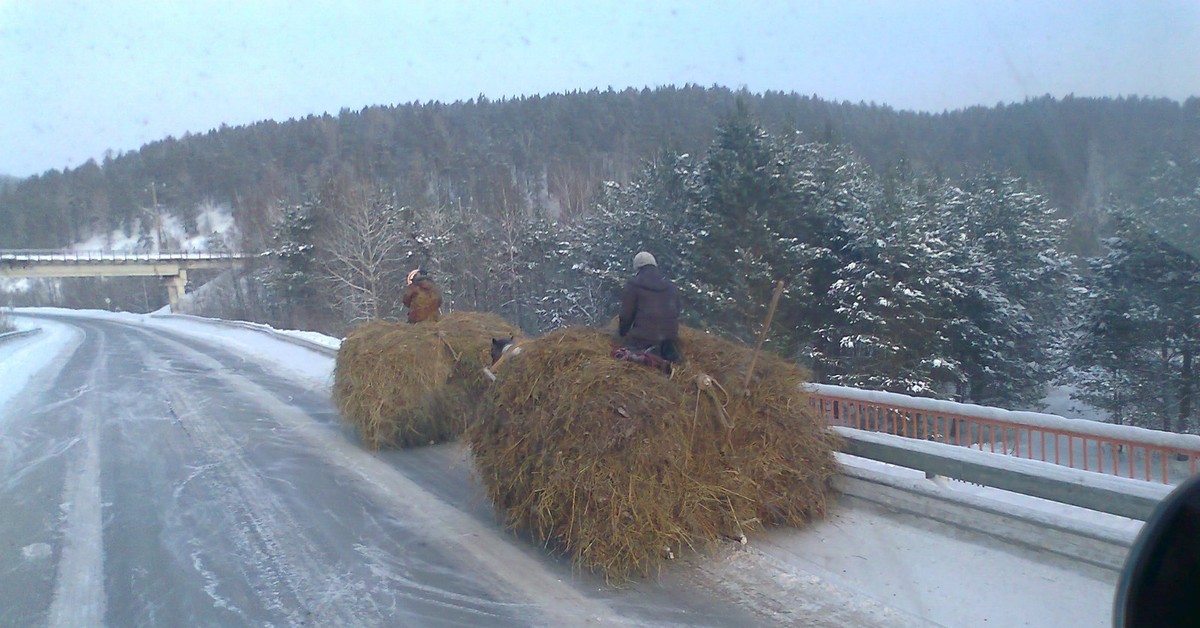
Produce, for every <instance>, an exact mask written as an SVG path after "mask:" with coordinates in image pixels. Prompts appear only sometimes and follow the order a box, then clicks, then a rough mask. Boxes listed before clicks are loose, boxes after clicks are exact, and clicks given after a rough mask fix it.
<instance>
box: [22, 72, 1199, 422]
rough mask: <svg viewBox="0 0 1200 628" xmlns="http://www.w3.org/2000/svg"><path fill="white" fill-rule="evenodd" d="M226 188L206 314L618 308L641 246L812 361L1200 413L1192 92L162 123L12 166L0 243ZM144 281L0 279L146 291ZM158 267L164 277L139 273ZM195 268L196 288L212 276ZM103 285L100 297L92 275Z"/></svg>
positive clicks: (107, 225)
mask: <svg viewBox="0 0 1200 628" xmlns="http://www.w3.org/2000/svg"><path fill="white" fill-rule="evenodd" d="M152 186H153V190H154V197H155V200H156V201H157V204H158V208H159V210H160V211H163V212H167V213H170V214H171V215H173V216H175V217H176V218H178V219H179V220H181V221H182V223H183V224H184V225H189V226H192V227H194V226H195V223H196V220H197V215H198V213H199V212H200V210H201V208H204V207H214V206H216V207H223V208H227V209H228V210H229V211H230V212H231V213H232V214H233V216H234V218H235V220H236V224H237V228H238V233H239V238H238V242H239V248H241V249H242V250H243V251H246V252H252V253H262V255H261V256H258V257H257V258H256V261H255V262H254V263H253V264H251V265H250V266H248V267H247V268H245V269H243V270H242V271H241V272H240V273H239V274H238V275H237V276H229V275H224V276H221V277H219V278H216V280H215V281H213V282H212V283H211V284H210V287H209V289H207V290H202V291H201V293H202V294H201V295H197V301H196V304H195V307H197V308H199V310H200V313H205V314H210V315H218V316H228V317H240V318H247V319H253V320H259V321H263V322H268V323H271V324H274V325H279V326H287V327H301V328H307V329H315V330H319V331H324V332H327V333H333V334H341V333H344V332H345V331H346V330H347V329H348V328H349V327H351V326H353V325H355V324H357V323H358V322H360V321H363V320H367V319H371V318H391V317H401V316H402V315H403V313H402V311H401V308H400V304H399V298H400V296H401V294H402V292H403V285H404V277H405V274H406V273H407V271H408V270H409V269H411V268H413V267H416V266H421V267H423V268H426V269H427V270H429V271H430V272H431V273H432V275H433V277H434V279H435V280H436V281H437V282H438V283H439V285H440V287H441V288H442V290H443V292H444V293H445V296H446V302H447V306H448V307H451V308H454V309H468V310H482V311H490V312H496V313H499V314H501V315H503V316H505V317H506V318H508V319H509V320H511V321H512V322H514V323H516V324H518V325H520V326H521V327H522V328H523V329H525V330H526V331H527V332H528V333H531V334H536V333H541V332H544V331H546V330H549V329H552V328H555V327H559V326H563V325H568V324H604V323H606V322H607V321H608V320H610V319H611V318H612V317H613V316H614V315H615V313H616V309H617V303H616V298H617V294H618V293H619V290H620V287H621V285H622V283H623V281H624V280H625V278H626V277H627V276H628V275H629V273H630V260H631V259H632V256H633V254H634V253H636V252H637V251H639V250H643V249H645V250H649V251H651V252H653V253H654V254H655V256H656V257H657V259H658V262H659V266H660V267H661V268H662V269H663V271H664V273H665V274H666V275H667V276H669V277H671V278H672V279H673V280H675V281H676V283H677V284H678V285H679V286H680V287H681V289H682V290H683V293H684V297H685V318H686V321H687V322H688V323H689V324H691V325H694V326H697V327H702V328H706V329H709V330H712V331H716V332H719V333H722V334H725V335H727V336H731V337H737V338H742V339H750V338H752V337H753V336H754V334H756V333H757V331H758V328H759V326H760V325H761V324H762V321H763V319H764V316H765V313H766V310H767V306H768V303H769V301H770V298H771V294H772V291H773V289H774V285H775V282H776V281H779V280H782V281H784V283H785V290H784V292H783V296H782V299H781V302H780V307H779V310H778V312H777V314H776V317H775V322H774V323H773V324H772V328H771V336H770V340H769V342H770V344H771V345H772V346H773V348H774V350H775V351H776V352H777V353H779V354H781V355H783V356H785V357H787V358H790V359H793V360H796V361H798V362H801V363H803V364H805V365H807V366H809V367H811V368H812V369H813V371H814V373H815V376H816V377H817V378H819V379H820V380H822V381H826V382H830V383H839V384H845V385H851V386H860V387H865V388H873V389H881V390H891V391H896V392H904V393H907V394H915V395H921V396H935V397H942V398H952V399H957V400H963V401H970V402H975V403H983V404H990V405H999V406H1006V407H1033V405H1034V404H1035V403H1036V401H1037V400H1038V399H1040V398H1041V397H1042V395H1043V394H1044V390H1045V386H1046V385H1047V384H1048V383H1050V382H1052V381H1055V380H1058V381H1067V382H1070V383H1072V384H1074V385H1075V386H1076V388H1077V390H1078V394H1079V395H1080V396H1081V397H1082V398H1084V399H1085V400H1086V401H1088V402H1089V403H1091V404H1093V405H1095V406H1097V407H1101V408H1104V409H1106V410H1108V411H1109V412H1110V415H1111V416H1112V417H1113V419H1114V420H1116V421H1119V422H1123V423H1131V424H1137V425H1144V426H1148V427H1155V428H1159V429H1171V430H1176V431H1192V432H1194V431H1196V428H1197V417H1196V416H1195V410H1194V406H1195V402H1194V397H1195V391H1196V388H1197V381H1196V380H1197V376H1196V367H1195V364H1194V361H1195V359H1196V354H1197V352H1198V350H1200V244H1198V243H1200V99H1196V98H1192V99H1189V100H1188V101H1186V102H1184V103H1177V102H1174V101H1170V100H1160V99H1140V98H1119V99H1094V98H1070V97H1068V98H1065V99H1061V100H1060V99H1053V98H1049V97H1043V98H1037V99H1031V100H1027V101H1026V102H1023V103H1018V104H1010V105H997V106H995V107H975V108H971V109H966V110H960V111H953V112H945V113H941V114H926V113H913V112H904V111H896V110H893V109H891V108H888V107H886V106H882V105H875V104H864V103H858V104H851V103H836V102H828V101H823V100H821V99H820V98H817V97H815V96H800V95H796V94H785V93H778V92H768V93H765V94H755V93H749V92H746V91H731V90H728V89H724V88H719V87H712V88H703V87H699V86H692V85H689V86H684V87H682V88H676V87H665V88H659V89H643V90H633V89H629V90H624V91H613V90H611V89H610V90H607V91H599V90H593V91H590V92H575V93H569V94H561V95H550V96H540V97H525V98H517V99H505V100H489V99H487V98H485V97H483V96H480V97H479V98H477V99H473V100H470V101H467V102H456V103H453V104H441V103H434V102H431V103H411V104H405V105H397V106H387V107H368V108H365V109H362V110H359V111H350V110H343V111H342V112H340V113H339V114H338V115H336V116H333V115H324V116H310V117H308V118H304V119H301V120H290V121H287V122H274V121H266V122H260V123H257V124H253V125H249V126H245V127H236V128H228V127H222V128H220V129H215V130H212V131H209V132H207V133H203V134H196V135H186V136H184V137H181V138H167V139H165V140H162V141H159V142H155V143H153V144H149V145H147V146H144V147H143V148H142V149H140V150H138V151H136V152H130V153H125V154H120V155H110V156H108V157H106V158H105V159H104V160H103V162H102V163H95V162H89V163H87V164H85V165H84V166H81V167H79V168H76V169H74V170H69V171H49V172H47V173H45V174H43V175H40V176H35V177H31V178H29V179H23V180H15V181H13V180H8V181H6V182H5V183H3V184H2V185H0V225H3V226H4V228H3V229H0V248H57V247H63V246H67V245H69V244H71V243H73V242H79V241H81V240H84V239H86V238H87V237H89V236H92V235H94V234H104V233H111V232H113V231H121V232H124V233H125V234H126V235H130V236H136V235H139V234H140V235H145V234H149V233H150V232H151V231H152V230H153V229H154V228H155V226H154V220H155V218H154V213H153V212H150V211H147V208H149V207H151V206H152V203H153V202H152V200H151V192H150V190H151V187H152ZM158 292H160V290H159V289H158V287H157V286H156V285H151V287H150V289H149V290H147V287H146V282H144V281H140V280H131V281H116V280H113V281H108V282H97V281H90V280H70V281H68V280H63V282H62V284H61V285H60V286H59V287H58V288H57V289H54V290H49V289H46V290H34V291H31V292H24V293H19V294H9V295H8V296H7V297H5V298H6V299H7V300H8V301H10V302H13V303H16V304H18V305H19V304H22V303H37V304H47V303H53V304H61V305H69V306H87V307H104V306H106V305H108V306H110V307H117V308H123V309H130V310H142V309H144V308H146V307H147V306H156V305H161V302H162V301H163V299H164V297H165V295H161V294H158ZM151 293H153V294H151ZM201 296H203V298H200V297H201ZM106 299H107V301H106Z"/></svg>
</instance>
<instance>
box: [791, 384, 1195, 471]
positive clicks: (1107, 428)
mask: <svg viewBox="0 0 1200 628" xmlns="http://www.w3.org/2000/svg"><path fill="white" fill-rule="evenodd" d="M805 388H806V390H807V392H808V393H809V395H810V401H811V403H812V405H813V407H814V408H816V409H817V411H818V412H820V413H821V415H822V416H824V417H825V420H826V421H827V422H828V423H829V424H830V425H841V426H844V427H852V428H855V429H860V430H869V431H874V432H883V433H887V434H894V435H896V436H906V437H909V438H917V439H921V440H930V441H936V442H939V443H947V444H951V445H959V446H963V447H971V448H973V449H980V450H983V451H991V452H995V453H1002V454H1008V455H1010V456H1016V457H1018V458H1027V459H1030V460H1041V461H1042V462H1051V463H1054V464H1057V465H1062V466H1067V467H1071V468H1075V469H1083V470H1085V471H1095V472H1099V473H1108V474H1111V475H1116V476H1120V477H1127V478H1132V479H1137V480H1146V481H1151V482H1162V483H1164V484H1174V483H1177V482H1179V481H1181V480H1183V479H1185V478H1187V477H1190V476H1192V475H1195V474H1196V472H1197V464H1198V461H1200V436H1196V435H1192V434H1174V433H1171V432H1160V431H1156V430H1148V429H1143V428H1140V427H1132V426H1128V425H1112V424H1110V423H1100V422H1097V421H1088V420H1084V419H1067V418H1064V417H1061V416H1057V415H1053V414H1042V413H1038V412H1017V411H1012V410H1003V409H1000V408H991V407H987V406H977V405H973V404H967V403H955V402H953V401H942V400H939V399H926V398H922V397H910V396H908V395H901V394H897V393H888V392H879V391H873V390H859V389H857V388H846V387H844V386H830V385H826V384H807V385H806V386H805Z"/></svg>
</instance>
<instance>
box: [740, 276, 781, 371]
mask: <svg viewBox="0 0 1200 628" xmlns="http://www.w3.org/2000/svg"><path fill="white" fill-rule="evenodd" d="M781 296H783V280H782V279H780V280H779V281H777V282H775V294H773V295H771V307H769V308H767V319H766V320H765V321H763V328H762V331H760V332H758V343H757V344H755V345H754V353H753V354H751V355H750V368H748V369H746V383H745V384H743V385H742V391H743V392H744V393H745V394H746V395H749V394H750V378H751V377H752V376H753V375H754V363H755V362H757V361H758V352H759V351H761V350H762V346H763V342H764V341H766V339H767V331H768V330H769V329H770V328H771V319H772V318H775V307H776V306H777V305H779V297H781Z"/></svg>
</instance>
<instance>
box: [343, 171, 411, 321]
mask: <svg viewBox="0 0 1200 628" xmlns="http://www.w3.org/2000/svg"><path fill="white" fill-rule="evenodd" d="M341 201H342V202H339V203H337V205H339V207H331V208H329V209H330V214H331V216H332V220H331V222H332V228H331V229H330V231H329V233H328V234H327V235H326V237H324V238H323V239H322V248H323V249H325V253H326V255H325V256H324V257H325V262H324V268H325V272H326V278H327V279H328V281H329V282H330V284H331V286H332V289H333V294H332V296H333V298H334V300H335V303H336V304H337V306H338V308H339V309H340V310H341V311H342V312H344V313H345V314H346V315H348V319H349V321H350V322H356V321H363V320H374V319H379V318H384V317H389V316H391V315H392V313H393V312H394V311H395V310H396V309H397V306H398V304H399V302H400V298H401V295H402V294H403V291H404V274H405V271H406V270H407V264H408V263H409V261H410V260H411V258H412V257H413V254H414V251H412V250H410V249H411V247H408V246H407V245H408V244H409V243H410V239H409V238H408V236H407V235H406V233H405V232H406V229H405V228H406V227H407V226H409V220H406V218H407V216H406V214H407V213H409V211H408V208H406V207H401V208H397V207H396V205H395V196H394V194H392V193H391V192H389V191H386V190H368V189H357V190H352V191H350V192H348V193H347V194H346V195H345V197H344V198H343V199H341Z"/></svg>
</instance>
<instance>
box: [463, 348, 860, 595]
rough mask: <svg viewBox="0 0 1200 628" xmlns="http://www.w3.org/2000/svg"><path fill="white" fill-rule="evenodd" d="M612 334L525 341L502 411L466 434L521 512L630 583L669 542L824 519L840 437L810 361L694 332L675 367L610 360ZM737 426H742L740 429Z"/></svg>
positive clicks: (507, 373) (499, 401) (483, 469)
mask: <svg viewBox="0 0 1200 628" xmlns="http://www.w3.org/2000/svg"><path fill="white" fill-rule="evenodd" d="M610 343H611V335H610V334H607V333H605V332H603V331H600V330H596V329H585V328H572V329H565V330H560V331H557V332H553V333H550V334H547V335H546V336H543V337H541V338H538V339H536V340H531V341H527V342H526V343H524V345H523V349H524V351H523V353H522V354H521V355H520V356H519V357H516V358H514V359H511V360H509V361H508V362H507V363H505V364H504V366H503V367H502V368H500V369H498V373H497V376H498V378H499V379H498V380H497V382H496V406H497V407H496V416H495V418H494V419H491V420H483V421H479V422H477V423H475V424H473V425H472V426H470V427H469V428H468V430H467V438H468V440H469V442H470V444H471V447H472V451H473V453H474V456H475V461H476V466H477V470H478V473H479V475H480V477H481V479H482V481H483V483H484V485H485V486H486V488H487V491H488V494H489V496H490V497H491V499H492V501H493V503H494V504H495V505H496V507H497V508H498V510H499V511H500V512H501V513H502V515H503V516H504V518H505V519H506V521H507V523H508V524H509V525H511V526H514V527H519V528H525V529H529V530H531V531H532V532H533V534H534V535H535V536H536V537H537V538H538V539H539V540H541V541H543V542H545V543H547V544H548V545H550V546H552V547H554V548H556V549H558V550H560V551H563V552H566V553H568V554H570V555H571V556H572V557H573V559H574V560H575V561H576V564H578V565H580V566H581V567H583V568H586V569H591V570H597V571H601V572H603V573H604V574H605V575H606V577H608V578H610V579H615V580H618V581H619V580H622V579H624V578H627V577H628V576H630V575H632V574H635V573H638V574H649V573H650V572H651V571H652V570H654V569H655V568H656V567H657V566H659V565H660V564H661V562H662V560H663V559H664V558H665V557H667V556H668V555H669V554H671V553H677V552H679V551H681V550H682V549H683V548H685V547H693V548H694V547H698V546H702V545H705V544H707V543H711V542H713V541H715V540H717V539H719V538H720V537H722V536H729V537H734V538H739V537H740V536H741V535H742V533H743V532H744V531H747V530H753V529H757V528H760V527H762V526H763V525H768V524H772V525H773V524H783V525H793V526H798V525H802V524H803V523H805V522H806V521H808V520H809V519H811V518H813V517H819V516H822V515H823V514H824V512H825V508H826V500H827V498H828V494H829V480H830V478H831V477H832V476H833V474H834V472H835V464H834V460H833V450H834V448H835V445H836V439H835V438H834V437H833V436H832V435H831V434H830V433H829V432H828V430H827V429H826V428H825V425H824V423H823V422H822V421H820V419H819V418H818V417H817V416H815V415H814V414H813V413H812V412H811V411H810V410H809V408H808V405H807V402H806V400H805V399H804V397H803V395H802V393H801V392H800V390H799V384H800V383H801V382H802V381H805V380H806V374H805V373H804V372H803V370H802V369H800V368H798V367H796V366H793V365H790V364H788V363H786V362H784V361H783V360H782V359H780V358H778V357H776V356H773V355H770V354H767V353H765V352H764V353H762V354H760V356H759V358H758V362H757V364H756V366H755V370H754V376H753V379H752V381H751V383H750V386H749V389H748V393H749V394H745V393H746V389H744V388H743V384H744V380H745V377H746V368H747V366H748V365H749V363H750V356H751V355H752V349H750V348H749V347H746V346H744V345H740V344H735V343H731V342H728V341H725V340H721V339H719V338H716V337H713V336H710V335H706V334H702V333H699V332H696V331H694V330H690V329H684V330H683V331H682V337H681V341H680V347H681V350H682V353H683V355H684V358H685V360H686V363H685V364H684V365H682V366H680V367H677V368H676V369H675V372H674V374H673V375H672V376H671V378H670V379H668V378H667V377H666V376H664V375H661V374H659V373H658V372H657V371H653V370H650V369H648V368H646V367H644V366H639V365H636V364H633V363H631V362H623V361H618V360H615V359H613V358H611V357H610V350H611V344H610ZM729 425H732V429H730V428H729V427H727V426H729Z"/></svg>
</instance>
